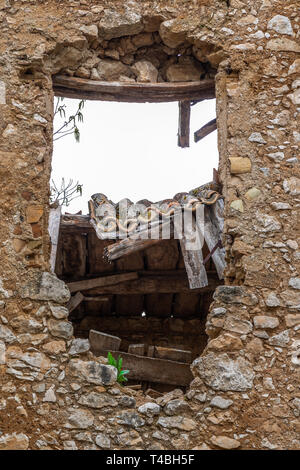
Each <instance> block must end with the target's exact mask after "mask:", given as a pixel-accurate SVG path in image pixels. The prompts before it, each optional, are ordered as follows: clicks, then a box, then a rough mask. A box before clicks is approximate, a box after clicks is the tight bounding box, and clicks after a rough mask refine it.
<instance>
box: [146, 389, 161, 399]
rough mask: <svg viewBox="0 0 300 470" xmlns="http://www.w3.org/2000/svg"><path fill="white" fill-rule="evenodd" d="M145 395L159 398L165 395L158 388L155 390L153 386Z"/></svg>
mask: <svg viewBox="0 0 300 470" xmlns="http://www.w3.org/2000/svg"><path fill="white" fill-rule="evenodd" d="M145 395H146V396H148V397H150V398H154V399H156V398H159V397H162V396H163V393H161V392H158V391H157V390H154V389H153V388H148V389H147V390H146V392H145Z"/></svg>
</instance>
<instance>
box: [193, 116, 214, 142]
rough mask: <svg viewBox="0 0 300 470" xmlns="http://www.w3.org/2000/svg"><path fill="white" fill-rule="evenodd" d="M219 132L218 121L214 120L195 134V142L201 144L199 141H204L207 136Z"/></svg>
mask: <svg viewBox="0 0 300 470" xmlns="http://www.w3.org/2000/svg"><path fill="white" fill-rule="evenodd" d="M215 130H217V120H216V119H212V120H211V121H209V122H208V123H207V124H205V126H203V127H201V128H200V129H199V130H198V131H196V132H194V141H195V142H199V140H202V139H204V137H206V136H207V135H209V134H211V133H212V132H214V131H215Z"/></svg>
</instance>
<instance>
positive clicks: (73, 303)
mask: <svg viewBox="0 0 300 470" xmlns="http://www.w3.org/2000/svg"><path fill="white" fill-rule="evenodd" d="M83 299H84V296H83V295H82V293H81V292H77V293H76V294H75V295H73V296H72V297H71V299H70V300H69V302H68V304H67V309H68V310H69V313H71V312H73V310H75V308H77V307H78V305H80V304H81V302H82V301H83Z"/></svg>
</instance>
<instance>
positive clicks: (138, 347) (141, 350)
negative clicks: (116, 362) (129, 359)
mask: <svg viewBox="0 0 300 470" xmlns="http://www.w3.org/2000/svg"><path fill="white" fill-rule="evenodd" d="M128 352H129V354H135V355H136V356H144V354H145V345H144V344H130V345H129V346H128Z"/></svg>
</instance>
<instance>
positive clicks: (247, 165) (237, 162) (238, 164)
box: [229, 157, 252, 175]
mask: <svg viewBox="0 0 300 470" xmlns="http://www.w3.org/2000/svg"><path fill="white" fill-rule="evenodd" d="M229 161H230V173H231V174H232V175H239V174H243V173H250V171H251V168H252V164H251V160H250V158H248V157H230V158H229Z"/></svg>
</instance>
